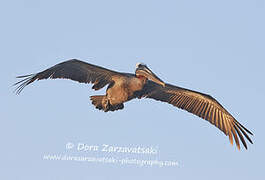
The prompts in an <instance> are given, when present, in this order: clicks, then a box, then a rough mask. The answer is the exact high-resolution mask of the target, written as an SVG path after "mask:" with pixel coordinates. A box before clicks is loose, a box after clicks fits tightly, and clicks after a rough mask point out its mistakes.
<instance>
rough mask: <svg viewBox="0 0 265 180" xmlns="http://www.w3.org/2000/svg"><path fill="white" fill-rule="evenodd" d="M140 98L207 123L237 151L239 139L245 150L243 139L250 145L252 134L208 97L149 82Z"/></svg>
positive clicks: (245, 145) (179, 88) (168, 85)
mask: <svg viewBox="0 0 265 180" xmlns="http://www.w3.org/2000/svg"><path fill="white" fill-rule="evenodd" d="M142 96H143V97H146V98H152V99H155V100H159V101H163V102H167V103H170V104H172V105H174V106H176V107H178V108H180V109H184V110H186V111H188V112H191V113H193V114H195V115H197V116H199V117H201V118H203V119H205V120H207V121H209V122H210V123H211V124H213V125H215V126H216V127H217V128H219V129H220V130H221V131H222V132H223V133H224V134H225V135H227V136H229V140H230V143H231V144H233V139H234V141H235V143H236V146H237V148H238V149H240V142H239V139H240V140H241V142H242V143H243V145H244V147H245V148H246V149H247V144H246V142H245V139H244V137H245V138H247V139H248V141H249V142H250V143H252V141H251V139H250V138H249V136H248V134H247V133H249V134H251V135H253V134H252V133H251V132H250V131H249V130H248V129H246V128H245V127H244V126H243V125H241V124H240V123H239V122H238V121H236V119H235V118H234V117H233V116H232V115H231V114H230V113H229V112H228V111H227V110H226V109H225V108H224V107H223V106H222V105H221V104H220V103H219V102H218V101H217V100H215V99H214V98H213V97H211V96H210V95H207V94H203V93H200V92H196V91H192V90H189V89H184V88H181V87H177V86H173V85H170V84H166V86H165V87H163V86H160V85H158V84H156V83H153V82H151V81H150V82H148V83H147V84H146V86H145V87H144V89H143V95H142ZM238 137H239V138H238Z"/></svg>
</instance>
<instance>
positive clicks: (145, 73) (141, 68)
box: [135, 63, 165, 86]
mask: <svg viewBox="0 0 265 180" xmlns="http://www.w3.org/2000/svg"><path fill="white" fill-rule="evenodd" d="M135 75H136V77H145V78H146V79H148V80H150V81H153V82H155V83H157V84H160V85H162V86H165V83H164V82H163V81H162V80H161V79H159V77H157V76H156V75H155V73H153V72H152V71H151V70H150V69H149V68H148V67H147V65H146V64H144V63H137V64H136V70H135Z"/></svg>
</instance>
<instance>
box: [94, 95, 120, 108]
mask: <svg viewBox="0 0 265 180" xmlns="http://www.w3.org/2000/svg"><path fill="white" fill-rule="evenodd" d="M90 100H91V101H92V104H93V105H94V106H96V108H97V109H99V110H103V111H105V112H108V111H116V110H119V109H123V108H124V105H123V103H121V104H116V105H111V104H110V103H109V101H108V99H107V97H106V96H103V95H101V96H90Z"/></svg>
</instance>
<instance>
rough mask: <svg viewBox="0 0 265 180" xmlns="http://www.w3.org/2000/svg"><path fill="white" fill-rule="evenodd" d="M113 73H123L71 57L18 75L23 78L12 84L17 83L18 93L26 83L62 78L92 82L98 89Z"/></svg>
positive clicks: (105, 83)
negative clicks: (44, 68)
mask: <svg viewBox="0 0 265 180" xmlns="http://www.w3.org/2000/svg"><path fill="white" fill-rule="evenodd" d="M115 75H123V73H119V72H115V71H112V70H109V69H106V68H103V67H100V66H96V65H93V64H89V63H86V62H83V61H80V60H77V59H71V60H68V61H65V62H62V63H59V64H57V65H55V66H53V67H51V68H48V69H46V70H44V71H42V72H39V73H36V74H30V75H24V76H18V77H17V78H24V79H22V80H20V81H18V82H17V83H15V84H14V85H15V86H16V85H17V88H16V89H15V91H16V93H17V94H19V93H20V92H21V91H22V90H23V89H24V88H25V87H26V86H27V85H29V84H30V83H32V82H34V81H36V80H42V79H49V78H51V79H57V78H63V79H71V80H74V81H78V82H80V83H93V84H94V85H93V87H92V88H93V89H95V90H98V89H101V88H103V87H104V86H106V85H107V84H109V83H111V82H112V76H115Z"/></svg>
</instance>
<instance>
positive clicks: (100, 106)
mask: <svg viewBox="0 0 265 180" xmlns="http://www.w3.org/2000/svg"><path fill="white" fill-rule="evenodd" d="M104 98H105V96H90V100H91V101H92V104H93V105H95V106H96V108H97V109H99V110H101V109H103V108H104V107H103V104H102V101H103V99H104Z"/></svg>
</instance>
